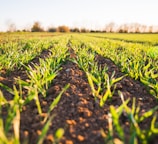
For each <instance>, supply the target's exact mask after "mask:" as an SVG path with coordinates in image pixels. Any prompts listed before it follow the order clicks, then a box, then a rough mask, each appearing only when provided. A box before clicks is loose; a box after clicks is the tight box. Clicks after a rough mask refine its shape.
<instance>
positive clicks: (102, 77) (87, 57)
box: [71, 39, 124, 107]
mask: <svg viewBox="0 0 158 144" xmlns="http://www.w3.org/2000/svg"><path fill="white" fill-rule="evenodd" d="M79 44H80V45H79ZM71 46H72V48H73V49H74V51H75V53H76V55H77V58H76V59H74V60H73V61H74V62H75V63H77V64H78V65H79V67H80V68H81V69H83V70H84V71H85V72H86V75H87V79H88V82H89V85H90V87H91V91H92V95H93V96H94V99H95V101H96V102H99V105H100V106H101V107H103V106H104V104H105V102H106V101H107V100H108V99H112V96H113V94H114V92H115V88H116V85H115V84H116V83H117V82H118V81H120V80H121V79H123V77H124V76H121V77H118V78H115V72H113V73H112V75H111V76H109V75H108V73H107V70H108V67H107V66H105V67H103V68H102V67H101V66H99V65H98V63H97V62H95V55H96V53H95V51H93V50H92V49H91V47H89V46H87V45H86V43H83V42H82V41H75V40H74V39H72V40H71Z"/></svg>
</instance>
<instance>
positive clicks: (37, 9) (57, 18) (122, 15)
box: [0, 0, 158, 31]
mask: <svg viewBox="0 0 158 144" xmlns="http://www.w3.org/2000/svg"><path fill="white" fill-rule="evenodd" d="M157 6H158V1H157V0H0V31H1V30H7V29H8V26H9V25H10V24H12V23H14V24H15V25H16V27H17V28H19V29H22V28H28V27H31V26H32V25H33V23H34V22H35V21H39V22H40V23H41V25H42V26H43V27H44V28H47V27H49V26H58V25H68V26H70V27H75V26H77V27H87V28H93V29H95V28H103V27H104V26H105V25H106V24H108V23H110V22H115V23H116V24H123V23H134V22H137V23H140V24H146V25H158V8H157Z"/></svg>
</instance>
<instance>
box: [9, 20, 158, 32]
mask: <svg viewBox="0 0 158 144" xmlns="http://www.w3.org/2000/svg"><path fill="white" fill-rule="evenodd" d="M8 31H9V32H15V31H31V32H44V31H47V32H78V33H79V32H81V33H86V32H93V33H94V32H108V33H114V32H115V33H158V26H146V25H142V24H138V23H132V24H122V25H117V24H115V23H113V22H112V23H109V24H107V25H105V28H103V29H102V30H99V29H98V30H94V29H87V28H78V27H75V28H70V27H68V26H65V25H62V26H58V27H49V28H48V29H47V30H45V29H44V28H42V26H41V24H40V23H39V22H34V24H33V26H32V27H31V28H30V29H23V30H16V27H15V25H14V24H12V25H11V26H10V27H9V29H8Z"/></svg>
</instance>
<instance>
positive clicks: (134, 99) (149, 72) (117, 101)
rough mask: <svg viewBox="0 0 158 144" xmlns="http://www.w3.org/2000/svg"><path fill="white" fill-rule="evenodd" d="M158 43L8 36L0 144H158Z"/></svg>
mask: <svg viewBox="0 0 158 144" xmlns="http://www.w3.org/2000/svg"><path fill="white" fill-rule="evenodd" d="M128 36H129V37H128ZM143 36H144V37H145V38H144V39H142V37H143ZM157 36H158V35H156V34H154V35H148V34H143V35H141V36H140V35H137V34H136V35H135V34H131V35H130V34H128V35H123V34H121V35H119V34H117V35H112V34H111V35H110V34H95V33H93V34H81V33H80V34H71V33H68V34H60V33H10V34H9V33H1V34H0V90H1V91H0V143H2V144H8V143H11V144H19V143H22V144H23V143H24V144H35V143H38V144H42V143H46V144H49V143H54V144H56V143H60V144H80V143H81V144H104V143H105V144H106V143H109V144H112V143H115V144H118V143H119V144H127V143H130V144H142V143H143V144H148V143H152V144H157V143H158V142H157V139H158V47H157V43H158V40H157V39H156V38H157ZM148 37H150V39H149V38H148Z"/></svg>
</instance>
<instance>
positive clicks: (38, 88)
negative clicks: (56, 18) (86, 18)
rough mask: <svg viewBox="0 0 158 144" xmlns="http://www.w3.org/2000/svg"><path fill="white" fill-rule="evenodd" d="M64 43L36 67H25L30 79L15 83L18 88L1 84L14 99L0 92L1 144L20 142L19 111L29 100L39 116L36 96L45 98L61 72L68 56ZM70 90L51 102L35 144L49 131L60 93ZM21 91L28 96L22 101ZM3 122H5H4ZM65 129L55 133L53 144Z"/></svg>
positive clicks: (39, 108) (65, 41) (41, 140)
mask: <svg viewBox="0 0 158 144" xmlns="http://www.w3.org/2000/svg"><path fill="white" fill-rule="evenodd" d="M66 43H67V40H66V39H64V40H63V41H62V42H61V44H60V45H56V47H54V48H53V49H51V52H52V54H51V56H50V57H49V58H46V59H45V60H42V59H40V63H39V65H37V64H32V65H33V67H31V66H25V67H26V68H27V71H28V72H27V73H28V78H29V80H27V81H23V80H21V79H17V83H18V84H19V89H18V90H17V88H16V87H15V86H14V88H13V90H12V89H11V88H9V87H7V86H4V85H3V84H1V86H2V87H3V88H6V89H7V90H8V91H9V92H10V93H12V94H13V96H14V98H13V100H11V101H7V100H6V99H5V97H4V96H3V94H2V93H0V94H1V95H0V114H1V115H2V109H3V107H6V108H7V117H6V119H5V120H4V119H3V118H1V119H0V129H1V134H0V142H1V143H2V144H8V143H13V144H19V143H20V138H19V137H20V136H19V131H20V112H21V111H22V107H23V106H24V105H27V104H29V103H30V102H31V101H32V100H34V101H35V103H36V106H37V109H38V112H39V114H40V115H42V108H41V105H40V101H39V95H42V96H43V97H46V94H47V93H46V91H47V89H48V88H49V85H50V84H51V83H52V81H53V79H54V78H55V77H56V75H57V73H58V71H59V70H60V66H61V64H62V63H63V62H64V61H65V60H66V57H67V55H68V54H67V47H66ZM68 87H69V85H66V86H65V87H64V88H63V90H62V91H61V92H60V94H59V95H58V96H57V97H56V98H55V99H54V101H53V102H52V104H51V105H50V106H49V109H48V112H47V115H46V117H45V118H44V119H43V121H42V122H43V124H44V127H43V129H42V133H41V135H40V136H39V139H38V142H37V143H38V144H42V143H43V141H44V138H45V136H46V134H47V131H48V129H49V125H50V124H51V121H52V119H53V117H54V115H51V111H52V110H53V109H54V107H55V106H56V105H57V104H58V102H59V100H60V98H61V95H62V94H63V92H64V91H65V90H66V89H67V88H68ZM23 89H27V96H26V98H25V99H24V98H23V91H22V90H23ZM4 121H5V122H4ZM11 129H13V133H14V134H12V133H10V131H9V130H11ZM63 132H64V130H63V129H59V130H58V131H57V132H56V134H55V140H54V143H56V142H57V141H58V140H59V138H61V137H62V135H63Z"/></svg>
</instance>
